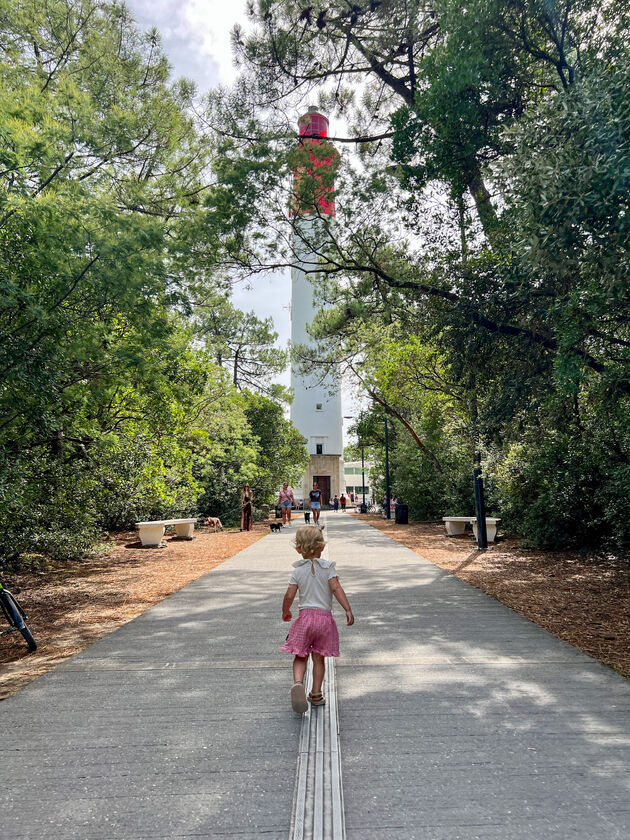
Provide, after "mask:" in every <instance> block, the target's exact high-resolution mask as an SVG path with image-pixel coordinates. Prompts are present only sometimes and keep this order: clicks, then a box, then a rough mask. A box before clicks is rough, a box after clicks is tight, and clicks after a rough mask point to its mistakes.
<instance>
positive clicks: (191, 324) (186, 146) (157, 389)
mask: <svg viewBox="0 0 630 840" xmlns="http://www.w3.org/2000/svg"><path fill="white" fill-rule="evenodd" d="M1 26H2V31H3V38H2V44H3V51H2V58H1V59H0V82H1V84H0V278H1V279H0V417H1V420H0V510H1V512H2V516H3V521H4V522H5V528H4V530H3V533H2V535H1V536H0V551H4V552H7V553H8V552H11V551H13V550H15V549H20V550H23V551H26V552H31V553H37V554H44V555H48V556H51V557H56V558H64V557H66V558H67V557H79V556H81V554H83V553H84V552H85V551H87V550H88V549H89V548H90V546H91V545H92V544H93V543H94V541H95V540H97V539H98V537H99V534H100V533H101V531H102V530H103V529H104V528H128V527H132V526H133V523H134V522H135V521H138V520H141V519H147V518H163V517H171V516H175V515H178V514H179V515H190V514H193V513H196V512H197V511H199V510H203V511H205V512H213V513H222V512H223V511H224V510H227V509H228V507H230V506H233V503H234V502H235V501H238V499H237V496H238V492H239V488H240V485H241V483H242V482H243V481H244V480H247V479H250V480H251V478H252V476H256V477H257V476H259V475H261V476H262V475H265V474H266V471H268V466H267V465H266V464H262V465H259V463H258V458H259V457H260V448H259V444H258V435H259V430H256V432H254V431H253V430H252V428H251V427H250V425H249V421H248V419H247V417H246V415H245V402H244V397H243V396H239V395H238V393H237V392H236V390H235V388H234V387H233V386H232V385H231V384H230V382H229V381H228V380H227V379H226V377H225V376H224V375H223V373H222V372H221V370H220V367H217V364H215V362H214V361H212V359H216V360H217V361H218V362H219V365H221V364H222V363H224V362H226V361H227V362H229V363H230V364H232V363H233V369H234V382H235V383H236V384H237V385H238V386H239V387H243V386H251V387H263V386H264V385H265V382H264V380H268V379H269V378H270V377H271V376H273V374H275V373H277V372H278V370H280V369H281V368H282V367H283V366H284V363H285V359H286V354H285V353H284V352H283V351H282V350H280V349H278V348H277V347H275V340H276V335H275V333H273V330H272V325H271V323H270V322H269V321H260V320H259V319H257V318H256V317H255V316H254V315H253V314H251V313H250V314H249V315H244V314H243V313H239V312H238V311H236V310H234V309H233V307H231V306H230V304H229V303H228V302H227V301H226V281H225V279H223V278H220V277H218V276H217V273H218V269H217V266H218V264H219V263H220V262H221V261H223V260H225V259H226V255H229V256H231V257H234V256H235V255H239V254H240V253H241V251H242V249H243V247H244V243H245V242H246V239H247V233H246V230H245V228H246V227H247V225H249V224H250V223H252V214H251V213H250V212H248V209H247V208H248V207H251V206H253V205H251V204H249V198H248V197H247V196H246V195H245V187H246V186H247V188H248V189H249V191H250V196H251V191H252V189H253V183H252V180H251V179H252V167H253V160H254V159H253V158H251V159H250V160H249V162H247V161H245V160H244V159H238V160H231V159H230V157H229V154H228V153H229V149H226V147H225V144H224V145H223V146H222V145H221V143H220V142H218V141H217V139H216V138H215V137H212V136H211V134H210V132H204V131H202V130H201V127H200V125H199V123H198V121H197V120H196V119H195V118H194V117H193V111H192V109H191V108H190V100H191V95H192V93H193V91H192V88H191V85H190V84H189V83H186V82H179V83H174V82H173V81H172V80H171V79H170V78H169V68H168V63H167V60H166V57H165V56H164V54H163V53H162V51H161V48H160V41H159V35H158V33H157V32H155V31H151V32H149V33H147V34H142V33H140V32H139V31H138V30H137V29H136V28H135V26H134V25H133V22H132V20H131V18H130V16H129V13H128V11H127V10H126V8H125V7H124V6H122V5H120V4H119V3H117V2H108V0H105V2H101V0H77V2H72V3H70V2H68V0H49V2H47V3H45V4H41V3H38V2H35V0H25V2H17V0H8V2H6V3H4V4H3V7H2V20H1ZM267 151H268V150H267ZM259 154H261V155H262V157H261V159H260V165H259V166H258V176H259V183H262V182H263V181H264V180H265V177H268V178H269V179H270V182H271V183H273V180H274V178H275V177H277V172H278V168H277V167H274V166H270V165H269V164H268V159H269V155H268V154H267V153H266V152H265V149H264V148H263V149H262V150H259ZM250 164H251V165H250ZM248 166H249V169H248ZM208 300H214V301H217V300H222V301H223V309H224V311H225V312H227V313H228V315H229V317H228V318H227V321H226V323H225V324H223V331H222V332H221V331H219V332H216V331H215V332H214V333H212V335H207V336H206V342H205V347H204V348H202V347H200V344H199V341H198V334H199V325H200V324H202V326H203V309H202V307H201V306H199V308H198V312H200V313H202V314H201V315H200V316H199V317H193V309H194V307H195V305H196V304H200V303H202V302H204V301H205V302H207V301H208ZM225 312H224V314H225ZM230 319H231V320H230ZM224 320H225V319H224ZM226 347H229V348H230V352H232V353H233V358H232V357H230V358H228V357H227V356H226V355H225V352H226V351H225V348H226ZM267 390H268V392H269V393H270V394H271V395H272V396H273V397H274V398H284V397H285V396H286V395H285V394H284V393H283V392H282V390H281V389H278V388H274V387H273V386H269V387H268V388H267ZM278 410H279V411H280V412H281V409H278ZM285 431H287V433H288V434H289V433H290V432H292V431H293V430H285ZM293 454H294V451H293V450H292V449H290V448H289V450H288V451H287V452H286V453H284V456H283V457H285V465H286V467H287V468H289V465H288V464H287V463H286V459H289V460H290V458H291V457H292V455H293ZM297 457H298V460H299V459H300V457H301V454H300V455H298V456H297ZM199 504H201V507H199V506H198V505H199ZM217 507H218V508H219V509H218V510H217Z"/></svg>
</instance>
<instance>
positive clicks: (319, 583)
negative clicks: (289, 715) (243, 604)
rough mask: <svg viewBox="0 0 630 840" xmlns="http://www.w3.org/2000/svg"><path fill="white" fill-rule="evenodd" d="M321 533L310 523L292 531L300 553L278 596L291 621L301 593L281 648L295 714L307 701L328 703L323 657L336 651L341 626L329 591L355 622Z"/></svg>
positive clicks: (349, 622)
mask: <svg viewBox="0 0 630 840" xmlns="http://www.w3.org/2000/svg"><path fill="white" fill-rule="evenodd" d="M324 545H325V543H324V536H323V534H322V532H321V529H320V528H318V527H315V526H314V525H302V526H301V527H300V528H298V530H297V533H296V535H295V550H296V551H297V553H298V554H300V555H301V557H300V559H299V560H297V561H296V562H295V563H294V564H293V574H292V575H291V577H290V579H289V586H288V588H287V591H286V592H285V595H284V598H283V600H282V620H283V621H291V619H292V618H293V616H292V614H291V605H292V604H293V601H294V599H295V596H296V595H297V594H298V593H299V599H298V604H299V613H298V617H297V618H296V619H295V621H294V622H293V624H292V625H291V629H290V630H289V634H288V636H287V640H286V642H285V643H284V644H283V645H282V650H283V651H285V652H286V653H292V654H293V656H294V659H293V685H292V687H291V706H292V707H293V710H294V711H295V712H297V713H298V714H304V712H306V711H307V710H308V704H309V703H310V704H311V705H312V706H323V705H324V703H325V702H326V701H325V700H324V695H323V693H322V683H323V682H324V675H325V673H326V662H325V659H324V657H325V656H339V631H338V629H337V625H336V623H335V619H334V618H333V614H332V599H333V595H334V597H335V598H336V599H337V601H339V603H340V604H341V606H342V608H343V609H344V610H345V611H346V624H347V625H348V627H350V626H351V625H352V624H354V615H353V613H352V609H351V607H350V602H349V601H348V598H347V596H346V593H345V592H344V591H343V588H342V586H341V584H340V583H339V578H338V577H337V570H336V569H335V563H334V561H331V560H322V551H323V550H324ZM309 656H310V657H311V659H312V660H313V688H312V690H311V692H310V694H309V695H308V697H307V696H306V691H305V689H304V674H305V673H306V665H307V662H308V657H309Z"/></svg>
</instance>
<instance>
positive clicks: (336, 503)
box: [333, 495, 339, 513]
mask: <svg viewBox="0 0 630 840" xmlns="http://www.w3.org/2000/svg"><path fill="white" fill-rule="evenodd" d="M333 510H334V511H335V513H337V511H338V510H339V498H338V497H337V496H336V495H335V498H334V499H333Z"/></svg>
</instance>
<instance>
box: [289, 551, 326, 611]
mask: <svg viewBox="0 0 630 840" xmlns="http://www.w3.org/2000/svg"><path fill="white" fill-rule="evenodd" d="M313 572H315V574H313ZM334 577H337V569H335V562H334V560H324V559H323V558H321V557H315V558H314V559H313V560H305V559H304V558H302V560H297V561H296V562H295V563H294V564H293V574H292V575H291V578H290V580H289V586H290V585H291V584H295V585H296V586H297V588H298V608H299V609H301V610H307V609H308V610H332V592H331V591H330V586H329V585H328V581H329V580H331V579H332V578H334Z"/></svg>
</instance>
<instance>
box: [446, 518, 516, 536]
mask: <svg viewBox="0 0 630 840" xmlns="http://www.w3.org/2000/svg"><path fill="white" fill-rule="evenodd" d="M442 521H443V522H444V525H445V526H446V533H447V534H448V535H449V537H454V536H457V534H463V533H464V531H465V530H466V525H467V524H468V523H470V524H471V525H472V528H473V534H474V535H475V539H477V517H476V516H443V517H442ZM500 521H501V520H500V519H497V518H495V517H493V516H486V534H487V536H488V542H494V538H495V537H496V535H497V525H498V524H499V522H500Z"/></svg>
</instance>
